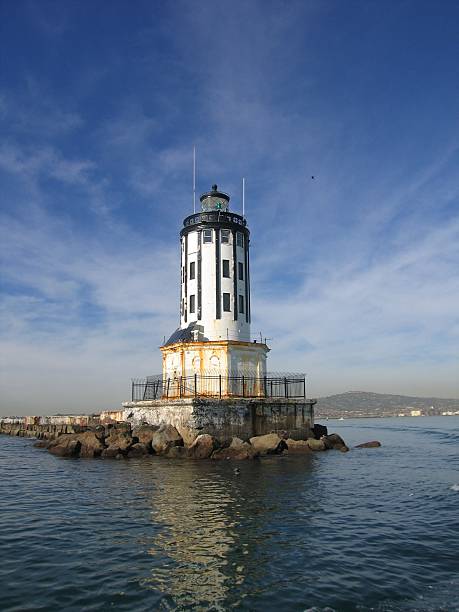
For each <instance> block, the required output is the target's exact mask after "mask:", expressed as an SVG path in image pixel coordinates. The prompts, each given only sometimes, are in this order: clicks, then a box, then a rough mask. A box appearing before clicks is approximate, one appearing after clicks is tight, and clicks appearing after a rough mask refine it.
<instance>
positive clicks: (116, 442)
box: [105, 429, 134, 452]
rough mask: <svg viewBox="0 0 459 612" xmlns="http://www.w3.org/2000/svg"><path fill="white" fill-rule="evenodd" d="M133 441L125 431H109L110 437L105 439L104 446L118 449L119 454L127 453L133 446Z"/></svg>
mask: <svg viewBox="0 0 459 612" xmlns="http://www.w3.org/2000/svg"><path fill="white" fill-rule="evenodd" d="M133 443H134V440H133V439H132V436H131V434H130V433H128V432H126V431H117V430H115V429H112V430H110V435H109V436H108V438H106V439H105V444H106V445H107V446H108V447H109V448H110V447H116V448H119V450H120V451H121V452H127V451H128V449H129V448H130V447H131V446H132V445H133Z"/></svg>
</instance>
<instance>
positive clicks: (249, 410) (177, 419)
mask: <svg viewBox="0 0 459 612" xmlns="http://www.w3.org/2000/svg"><path fill="white" fill-rule="evenodd" d="M315 403H316V400H314V399H304V400H303V399H301V400H297V399H286V398H250V399H249V398H232V399H222V400H218V399H203V398H189V399H182V400H146V401H137V402H125V403H123V407H124V413H123V420H124V421H128V422H131V423H132V424H133V425H140V424H142V423H146V424H148V425H157V426H160V425H162V424H168V425H173V426H174V427H175V428H176V429H177V431H178V432H179V434H180V435H181V436H182V438H183V440H184V442H185V444H187V445H189V444H192V443H193V441H194V440H195V438H196V437H197V436H198V435H200V434H204V433H207V434H210V435H212V436H214V437H216V438H218V439H219V440H220V441H221V442H224V441H226V440H231V438H233V437H238V438H242V439H243V440H248V439H249V438H251V437H253V436H261V435H264V434H267V433H273V432H274V433H278V434H281V435H283V436H286V437H289V438H292V439H294V440H304V439H306V438H309V437H314V436H313V433H312V431H311V429H312V427H313V426H314V405H315Z"/></svg>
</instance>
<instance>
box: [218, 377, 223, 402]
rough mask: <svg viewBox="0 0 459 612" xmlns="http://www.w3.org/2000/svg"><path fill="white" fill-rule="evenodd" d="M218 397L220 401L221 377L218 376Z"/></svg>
mask: <svg viewBox="0 0 459 612" xmlns="http://www.w3.org/2000/svg"><path fill="white" fill-rule="evenodd" d="M218 395H219V397H220V399H222V375H221V374H219V375H218Z"/></svg>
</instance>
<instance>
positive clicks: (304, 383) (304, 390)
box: [303, 378, 306, 399]
mask: <svg viewBox="0 0 459 612" xmlns="http://www.w3.org/2000/svg"><path fill="white" fill-rule="evenodd" d="M303 399H306V378H303Z"/></svg>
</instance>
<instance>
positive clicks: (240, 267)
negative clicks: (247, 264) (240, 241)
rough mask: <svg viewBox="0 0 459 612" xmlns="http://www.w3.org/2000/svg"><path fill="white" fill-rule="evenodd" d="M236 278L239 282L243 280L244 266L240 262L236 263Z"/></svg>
mask: <svg viewBox="0 0 459 612" xmlns="http://www.w3.org/2000/svg"><path fill="white" fill-rule="evenodd" d="M237 277H238V279H239V280H240V281H243V280H244V264H243V263H242V261H238V262H237Z"/></svg>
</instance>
